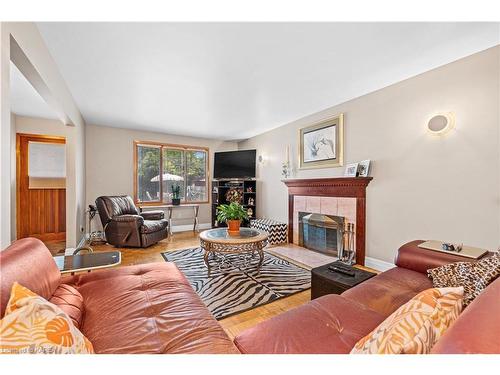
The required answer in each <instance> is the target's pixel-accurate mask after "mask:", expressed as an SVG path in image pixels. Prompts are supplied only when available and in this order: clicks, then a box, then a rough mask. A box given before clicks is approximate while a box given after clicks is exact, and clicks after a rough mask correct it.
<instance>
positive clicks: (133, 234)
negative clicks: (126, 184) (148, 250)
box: [95, 195, 168, 247]
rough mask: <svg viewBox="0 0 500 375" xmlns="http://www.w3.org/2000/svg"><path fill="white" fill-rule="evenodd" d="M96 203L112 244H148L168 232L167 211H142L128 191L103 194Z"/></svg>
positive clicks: (160, 238) (120, 245) (163, 236)
mask: <svg viewBox="0 0 500 375" xmlns="http://www.w3.org/2000/svg"><path fill="white" fill-rule="evenodd" d="M95 203H96V206H97V211H98V212H99V217H100V218H101V223H102V227H103V228H104V233H106V240H107V241H108V243H109V244H111V245H114V246H119V247H148V246H151V245H154V244H155V243H157V242H158V241H161V240H163V239H165V238H167V236H168V221H167V220H165V218H164V216H165V214H164V212H163V211H148V212H141V210H139V209H138V208H137V207H136V206H135V204H134V201H133V200H132V198H131V197H129V196H127V195H123V196H103V197H99V198H97V199H96V201H95Z"/></svg>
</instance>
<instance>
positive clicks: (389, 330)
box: [351, 288, 463, 354]
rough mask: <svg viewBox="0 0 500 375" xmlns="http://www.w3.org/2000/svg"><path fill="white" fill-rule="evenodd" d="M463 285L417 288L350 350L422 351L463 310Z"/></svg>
mask: <svg viewBox="0 0 500 375" xmlns="http://www.w3.org/2000/svg"><path fill="white" fill-rule="evenodd" d="M462 296H463V288H431V289H427V290H424V291H423V292H420V293H419V294H417V295H416V296H415V297H413V298H412V299H411V300H409V301H408V302H407V303H405V304H404V305H403V306H401V307H400V308H399V309H397V310H396V311H395V312H393V313H392V314H391V315H390V316H389V317H388V318H387V319H386V320H384V321H383V322H382V323H380V325H379V326H378V327H377V328H375V329H374V330H373V331H372V332H370V333H369V334H368V335H366V336H365V337H363V338H362V339H361V340H359V341H358V342H357V343H356V345H354V348H353V349H352V350H351V354H425V353H429V352H430V351H431V349H432V347H433V346H434V344H435V343H436V342H437V340H439V338H440V337H441V335H442V334H443V333H444V332H445V331H446V329H448V327H449V326H450V325H451V324H452V323H453V322H454V321H455V320H456V319H457V318H458V315H459V314H460V312H461V311H462Z"/></svg>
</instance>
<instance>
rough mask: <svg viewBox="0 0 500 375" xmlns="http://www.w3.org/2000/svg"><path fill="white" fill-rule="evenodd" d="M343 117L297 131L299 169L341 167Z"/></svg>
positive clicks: (340, 115) (341, 115)
mask: <svg viewBox="0 0 500 375" xmlns="http://www.w3.org/2000/svg"><path fill="white" fill-rule="evenodd" d="M343 137H344V115H343V114H342V113H341V114H339V115H336V116H334V117H330V118H327V119H325V120H322V121H319V122H317V123H314V124H312V125H309V126H307V127H305V128H302V129H299V168H300V169H310V168H332V167H340V166H342V165H343V159H344V139H343Z"/></svg>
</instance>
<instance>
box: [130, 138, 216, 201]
mask: <svg viewBox="0 0 500 375" xmlns="http://www.w3.org/2000/svg"><path fill="white" fill-rule="evenodd" d="M135 163H136V168H135V171H136V173H135V182H136V183H135V199H136V202H137V203H146V204H147V203H171V202H172V189H173V188H174V187H176V186H179V187H180V191H181V194H180V195H181V196H180V198H181V202H182V203H199V202H207V201H208V175H207V173H208V149H207V148H200V147H190V146H180V145H168V144H153V143H149V142H135Z"/></svg>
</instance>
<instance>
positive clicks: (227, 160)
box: [214, 150, 257, 179]
mask: <svg viewBox="0 0 500 375" xmlns="http://www.w3.org/2000/svg"><path fill="white" fill-rule="evenodd" d="M256 155H257V151H256V150H242V151H226V152H216V153H215V155H214V178H215V179H228V178H240V179H243V178H255V159H256Z"/></svg>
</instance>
